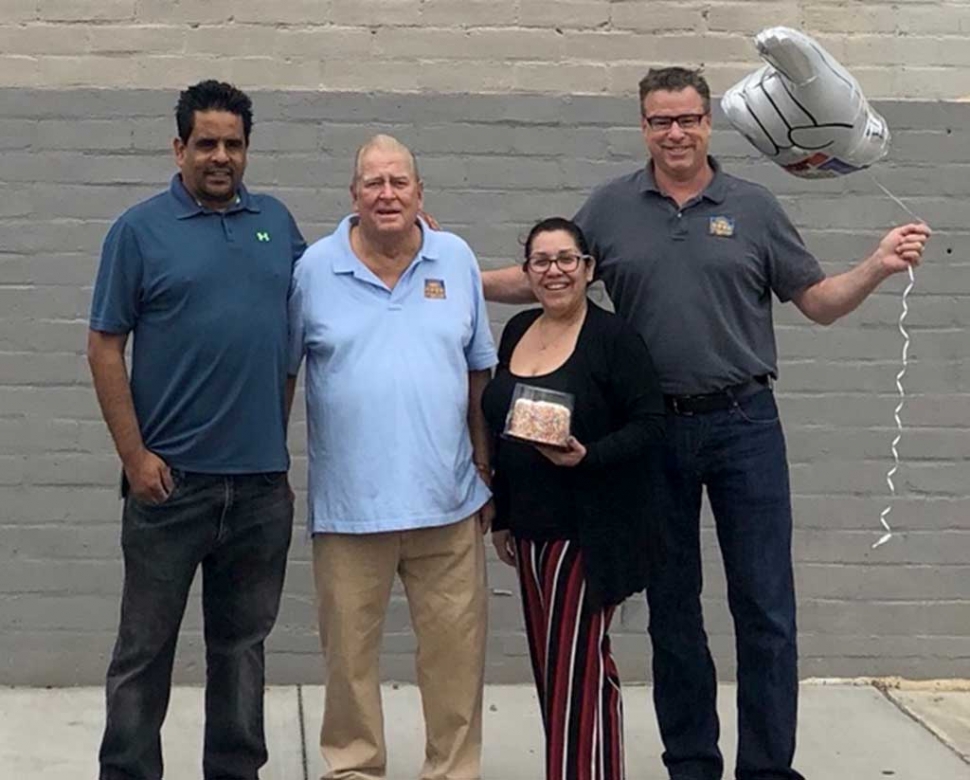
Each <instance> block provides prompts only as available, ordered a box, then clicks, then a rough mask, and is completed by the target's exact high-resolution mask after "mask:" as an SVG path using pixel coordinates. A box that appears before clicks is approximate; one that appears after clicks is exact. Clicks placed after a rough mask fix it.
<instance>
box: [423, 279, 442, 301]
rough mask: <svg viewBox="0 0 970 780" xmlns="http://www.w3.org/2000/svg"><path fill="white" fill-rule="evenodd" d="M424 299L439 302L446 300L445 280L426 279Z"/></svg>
mask: <svg viewBox="0 0 970 780" xmlns="http://www.w3.org/2000/svg"><path fill="white" fill-rule="evenodd" d="M424 297H425V298H436V299H438V300H444V298H445V280H444V279H425V280H424Z"/></svg>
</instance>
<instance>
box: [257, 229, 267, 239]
mask: <svg viewBox="0 0 970 780" xmlns="http://www.w3.org/2000/svg"><path fill="white" fill-rule="evenodd" d="M256 240H257V241H269V233H267V232H266V231H265V230H259V231H257V232H256Z"/></svg>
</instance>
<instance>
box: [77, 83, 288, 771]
mask: <svg viewBox="0 0 970 780" xmlns="http://www.w3.org/2000/svg"><path fill="white" fill-rule="evenodd" d="M176 120H177V126H178V137H177V138H175V140H174V150H175V161H176V164H177V165H178V168H179V172H178V173H177V174H176V175H175V176H174V177H173V178H172V181H171V185H170V186H169V189H168V190H167V191H165V192H162V193H160V194H158V195H156V196H154V197H152V198H150V199H148V200H146V201H144V202H142V203H139V204H138V205H136V206H134V207H132V208H131V209H129V210H128V211H127V212H125V213H124V214H123V215H122V216H121V217H120V218H119V219H118V221H117V222H115V224H114V225H113V226H112V227H111V230H110V231H109V233H108V236H107V238H106V239H105V242H104V247H103V250H102V255H101V264H100V267H99V269H98V275H97V280H96V282H95V289H94V299H93V302H92V306H91V319H90V332H89V336H88V360H89V363H90V365H91V373H92V376H93V378H94V387H95V390H96V392H97V396H98V401H99V402H100V404H101V410H102V412H103V414H104V418H105V421H106V422H107V425H108V428H109V430H110V431H111V435H112V437H113V439H114V442H115V446H116V448H117V450H118V455H119V456H120V458H121V462H122V465H123V468H124V476H123V483H122V495H123V496H124V511H123V515H122V535H121V544H122V552H123V555H124V564H125V581H124V591H123V595H122V601H121V625H120V628H119V631H118V638H117V642H116V644H115V649H114V654H113V656H112V659H111V664H110V667H109V669H108V678H107V722H106V726H105V733H104V739H103V741H102V744H101V752H100V763H101V773H100V780H158V779H159V778H161V777H162V772H163V769H162V755H161V745H160V738H159V732H160V729H161V726H162V722H163V720H164V719H165V712H166V708H167V706H168V700H169V693H170V689H171V678H172V664H173V659H174V655H175V645H176V640H177V637H178V631H179V625H180V623H181V620H182V616H183V613H184V611H185V605H186V600H187V597H188V593H189V587H190V585H191V584H192V579H193V577H194V576H195V573H196V570H197V569H198V567H199V566H200V565H201V567H202V589H203V593H202V607H203V613H204V618H205V644H206V707H205V709H206V722H205V749H204V755H203V772H204V776H205V778H206V780H217V779H218V780H255V778H256V777H257V772H258V770H259V767H260V766H262V765H263V764H264V763H265V762H266V760H267V754H266V741H265V735H264V728H263V684H264V658H263V642H264V639H265V638H266V636H267V634H269V632H270V629H271V628H272V627H273V623H274V622H275V620H276V615H277V612H278V610H279V603H280V594H281V591H282V588H283V578H284V572H285V567H286V555H287V550H288V548H289V542H290V535H291V530H292V521H293V502H292V497H291V496H292V494H291V492H290V489H289V485H288V483H287V479H286V472H287V469H288V468H289V457H288V455H287V450H286V413H287V410H286V405H285V384H286V349H287V311H286V301H287V293H288V289H289V284H290V279H291V276H292V269H293V266H294V264H295V263H296V260H297V259H298V258H299V257H300V255H301V254H302V253H303V250H304V249H305V248H306V244H305V242H304V240H303V237H302V236H301V235H300V232H299V230H298V229H297V227H296V223H295V222H294V220H293V217H292V216H291V215H290V213H289V212H288V211H287V209H286V207H285V206H283V204H282V203H280V202H279V201H278V200H276V199H275V198H272V197H269V196H268V195H256V194H253V193H250V192H248V191H247V190H246V188H245V187H244V186H243V183H242V178H243V172H244V171H245V168H246V153H247V150H248V148H249V137H250V132H251V129H252V104H251V102H250V99H249V98H248V97H247V96H246V95H245V94H244V93H243V92H241V91H239V90H237V89H235V88H234V87H232V86H231V85H229V84H224V83H219V82H216V81H203V82H201V83H199V84H196V85H194V86H192V87H189V88H188V89H186V90H185V91H184V92H182V93H181V95H180V97H179V102H178V106H177V109H176ZM129 334H131V335H132V336H133V344H132V350H131V372H130V376H129V372H128V369H127V366H126V362H125V345H126V343H127V341H128V336H129Z"/></svg>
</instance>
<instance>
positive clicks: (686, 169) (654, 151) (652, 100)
mask: <svg viewBox="0 0 970 780" xmlns="http://www.w3.org/2000/svg"><path fill="white" fill-rule="evenodd" d="M641 108H642V117H641V119H640V127H641V130H642V131H643V139H644V141H645V142H646V144H647V150H648V151H649V152H650V158H651V159H652V160H653V164H654V168H655V170H656V171H658V172H659V173H660V174H661V175H663V176H666V177H668V178H670V179H673V180H675V181H690V180H691V179H693V178H694V177H696V176H697V175H698V174H699V173H700V172H701V171H702V170H703V169H704V167H705V166H706V165H707V150H708V147H709V146H710V140H711V116H710V114H709V113H708V112H707V111H705V109H704V100H703V98H702V97H701V95H700V93H698V91H697V90H696V89H694V88H693V87H686V88H685V89H681V90H677V91H670V90H665V89H658V90H654V91H652V92H649V93H647V95H646V97H644V99H643V105H642V106H641ZM689 116H694V117H696V116H701V117H702V118H701V119H700V121H699V122H698V123H697V124H696V125H695V126H693V127H688V128H686V129H685V128H683V127H681V126H680V124H679V123H678V122H673V123H671V124H670V126H669V127H667V128H652V127H650V122H651V120H656V119H658V118H662V117H667V118H668V119H669V118H673V117H689ZM664 124H665V123H664Z"/></svg>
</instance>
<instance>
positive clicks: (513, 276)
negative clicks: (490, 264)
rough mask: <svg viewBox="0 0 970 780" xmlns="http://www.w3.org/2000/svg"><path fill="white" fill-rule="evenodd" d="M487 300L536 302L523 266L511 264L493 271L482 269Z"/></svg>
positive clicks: (496, 301) (497, 301)
mask: <svg viewBox="0 0 970 780" xmlns="http://www.w3.org/2000/svg"><path fill="white" fill-rule="evenodd" d="M482 287H483V288H484V290H485V300H486V301H494V302H495V303H535V300H536V298H535V296H534V295H533V294H532V289H531V288H530V287H529V279H528V277H527V276H526V275H525V273H523V271H522V267H521V266H518V265H510V266H507V267H506V268H496V269H494V270H492V271H482Z"/></svg>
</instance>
